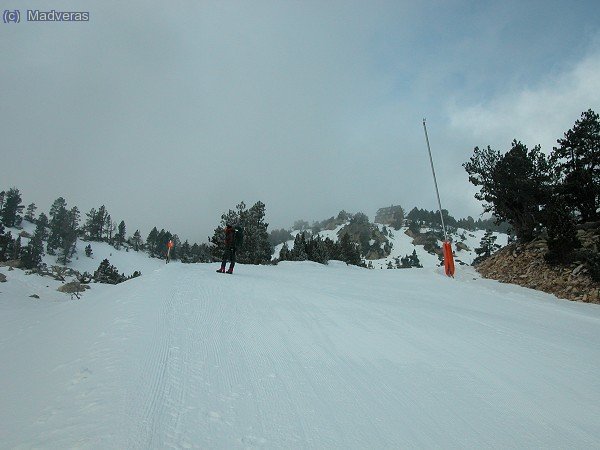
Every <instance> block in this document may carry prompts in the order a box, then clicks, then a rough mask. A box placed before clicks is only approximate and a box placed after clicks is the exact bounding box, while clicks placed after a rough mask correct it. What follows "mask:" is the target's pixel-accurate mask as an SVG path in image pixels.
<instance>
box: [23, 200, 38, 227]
mask: <svg viewBox="0 0 600 450" xmlns="http://www.w3.org/2000/svg"><path fill="white" fill-rule="evenodd" d="M36 209H37V206H35V203H30V204H29V205H28V206H27V210H26V211H25V216H24V217H23V218H24V219H25V220H26V221H27V222H30V223H35V211H36Z"/></svg>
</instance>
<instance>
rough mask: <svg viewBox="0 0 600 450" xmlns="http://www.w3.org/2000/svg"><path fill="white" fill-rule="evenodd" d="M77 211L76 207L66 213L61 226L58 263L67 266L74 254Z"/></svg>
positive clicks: (78, 216)
mask: <svg viewBox="0 0 600 450" xmlns="http://www.w3.org/2000/svg"><path fill="white" fill-rule="evenodd" d="M79 219H80V215H79V209H78V208H77V206H74V207H73V208H71V210H70V211H67V214H66V218H65V223H63V224H62V227H61V230H60V244H59V246H60V250H61V254H60V257H59V258H58V261H59V262H60V263H62V264H65V265H66V264H68V263H69V262H70V261H71V257H72V256H73V254H74V253H75V246H76V244H77V233H78V229H79Z"/></svg>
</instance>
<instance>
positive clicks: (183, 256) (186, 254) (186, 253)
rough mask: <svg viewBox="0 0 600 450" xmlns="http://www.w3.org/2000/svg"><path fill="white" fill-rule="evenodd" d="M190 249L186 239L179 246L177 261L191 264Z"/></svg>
mask: <svg viewBox="0 0 600 450" xmlns="http://www.w3.org/2000/svg"><path fill="white" fill-rule="evenodd" d="M190 252H191V247H190V243H189V242H188V241H187V239H186V240H185V242H184V243H183V244H181V248H180V249H179V260H180V261H181V262H182V263H189V262H191V256H192V255H191V254H190Z"/></svg>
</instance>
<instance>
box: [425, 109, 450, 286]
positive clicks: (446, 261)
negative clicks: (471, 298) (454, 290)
mask: <svg viewBox="0 0 600 450" xmlns="http://www.w3.org/2000/svg"><path fill="white" fill-rule="evenodd" d="M423 129H424V130H425V140H426V141H427V151H428V152H429V162H430V163H431V173H432V174H433V184H434V185H435V193H436V195H437V201H438V206H439V209H440V218H441V219H442V229H443V230H444V271H445V272H446V275H448V276H449V277H454V256H453V255H452V246H451V245H450V241H449V240H448V234H447V233H446V225H445V224H444V215H443V214H442V202H441V201H440V191H439V189H438V184H437V178H436V177H435V169H434V168H433V158H432V157H431V147H430V146H429V136H428V135H427V125H425V119H423Z"/></svg>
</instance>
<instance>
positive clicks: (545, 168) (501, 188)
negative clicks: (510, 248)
mask: <svg viewBox="0 0 600 450" xmlns="http://www.w3.org/2000/svg"><path fill="white" fill-rule="evenodd" d="M463 166H464V168H465V170H466V171H467V173H468V174H469V181H470V182H471V183H473V184H474V185H475V186H480V191H479V192H478V193H477V194H475V198H476V199H477V200H481V201H483V202H485V203H484V211H485V212H492V213H493V214H494V215H495V216H496V217H497V219H498V220H499V221H502V220H503V221H506V222H508V223H509V224H510V225H511V226H512V227H513V229H514V231H515V234H516V235H517V237H518V238H519V239H520V240H521V241H524V242H528V241H530V240H531V239H532V238H533V236H534V233H535V230H536V227H537V226H538V224H539V223H540V219H541V213H540V207H541V206H542V205H544V204H546V203H547V201H548V199H549V197H550V193H551V185H552V182H553V176H552V171H551V164H550V162H549V161H548V159H547V158H546V157H545V155H544V154H543V153H542V152H541V149H540V147H539V146H536V147H534V148H533V149H532V150H528V149H527V147H526V146H525V145H524V144H522V143H521V142H518V141H516V140H514V141H513V143H512V148H511V149H510V150H509V151H508V152H507V153H506V154H504V155H501V154H500V152H498V151H494V150H492V149H491V148H490V147H489V146H488V147H487V149H484V150H480V149H479V148H478V147H475V149H474V154H473V156H472V157H471V158H470V160H469V161H468V162H467V163H465V164H463Z"/></svg>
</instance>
